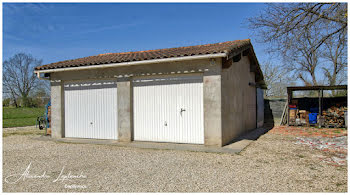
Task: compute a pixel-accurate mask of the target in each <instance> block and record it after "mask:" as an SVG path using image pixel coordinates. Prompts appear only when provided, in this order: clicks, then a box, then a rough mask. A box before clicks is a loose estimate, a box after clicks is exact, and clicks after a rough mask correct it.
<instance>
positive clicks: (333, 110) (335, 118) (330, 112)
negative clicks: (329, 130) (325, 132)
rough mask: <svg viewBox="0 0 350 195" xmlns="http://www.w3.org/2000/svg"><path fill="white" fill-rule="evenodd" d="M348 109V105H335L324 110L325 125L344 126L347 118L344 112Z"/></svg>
mask: <svg viewBox="0 0 350 195" xmlns="http://www.w3.org/2000/svg"><path fill="white" fill-rule="evenodd" d="M345 111H347V107H335V106H332V107H330V108H328V109H327V110H324V111H322V116H323V118H324V125H325V126H334V127H344V126H345V118H344V112H345Z"/></svg>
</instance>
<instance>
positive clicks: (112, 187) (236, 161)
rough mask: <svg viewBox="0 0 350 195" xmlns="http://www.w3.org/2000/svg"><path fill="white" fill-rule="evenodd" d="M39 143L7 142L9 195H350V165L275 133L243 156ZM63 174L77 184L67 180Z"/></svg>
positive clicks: (16, 138)
mask: <svg viewBox="0 0 350 195" xmlns="http://www.w3.org/2000/svg"><path fill="white" fill-rule="evenodd" d="M37 137H39V135H11V136H7V137H4V138H3V191H4V192H324V191H333V192H346V191H347V167H346V166H333V165H329V164H327V163H325V162H323V161H321V160H320V159H319V158H318V156H319V155H325V154H324V152H322V151H319V150H315V149H312V148H310V147H307V146H304V145H296V144H295V141H296V140H295V138H293V137H288V136H287V137H286V136H279V135H274V134H270V133H267V134H265V135H263V136H262V137H260V138H259V139H258V140H257V141H255V142H253V143H252V144H251V145H250V146H248V148H246V149H245V150H244V151H243V152H241V153H240V154H237V155H230V154H215V153H202V152H186V151H172V150H152V149H137V148H125V147H118V146H111V145H90V144H68V143H56V142H52V141H38V140H35V139H34V138H37ZM28 166H30V167H29V168H28ZM26 169H27V170H28V171H29V173H28V172H27V177H24V176H23V175H25V174H23V173H24V172H25V170H26ZM62 170H63V171H62ZM61 172H62V173H63V174H62V175H66V176H67V177H70V180H64V179H62V178H64V177H59V175H60V173H61ZM69 172H70V173H69ZM16 174H17V175H16ZM11 175H12V176H11ZM62 175H61V176H62ZM69 175H70V176H69ZM56 178H60V179H61V180H58V181H55V180H56ZM5 180H6V181H8V182H12V184H10V183H7V182H6V181H5Z"/></svg>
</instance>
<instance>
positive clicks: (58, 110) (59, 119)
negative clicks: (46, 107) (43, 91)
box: [50, 80, 64, 138]
mask: <svg viewBox="0 0 350 195" xmlns="http://www.w3.org/2000/svg"><path fill="white" fill-rule="evenodd" d="M50 84H51V136H52V137H53V138H62V137H64V89H63V88H64V86H63V82H62V81H59V80H55V81H51V82H50Z"/></svg>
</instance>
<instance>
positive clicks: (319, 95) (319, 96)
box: [318, 90, 323, 128]
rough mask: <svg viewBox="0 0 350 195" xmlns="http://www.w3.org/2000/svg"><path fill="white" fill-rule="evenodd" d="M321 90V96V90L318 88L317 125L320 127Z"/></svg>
mask: <svg viewBox="0 0 350 195" xmlns="http://www.w3.org/2000/svg"><path fill="white" fill-rule="evenodd" d="M321 92H322V96H323V90H318V127H319V128H321V123H320V117H321V112H322V111H321V104H322V103H321V101H322V98H321Z"/></svg>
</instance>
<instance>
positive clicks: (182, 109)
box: [180, 108, 186, 116]
mask: <svg viewBox="0 0 350 195" xmlns="http://www.w3.org/2000/svg"><path fill="white" fill-rule="evenodd" d="M184 111H186V109H184V108H181V110H180V115H181V116H182V112H184Z"/></svg>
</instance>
